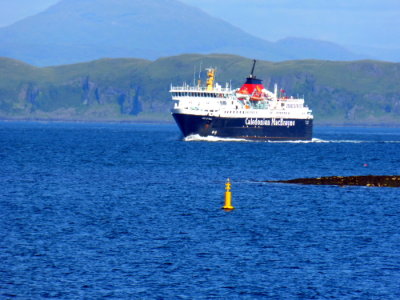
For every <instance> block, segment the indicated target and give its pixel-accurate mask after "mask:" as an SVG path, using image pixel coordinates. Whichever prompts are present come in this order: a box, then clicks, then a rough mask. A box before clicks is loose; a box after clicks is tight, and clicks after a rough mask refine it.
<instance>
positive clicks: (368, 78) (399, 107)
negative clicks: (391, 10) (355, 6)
mask: <svg viewBox="0 0 400 300" xmlns="http://www.w3.org/2000/svg"><path fill="white" fill-rule="evenodd" d="M251 63H252V62H251V59H247V58H243V57H239V56H232V55H189V54H188V55H181V56H174V57H165V58H161V59H158V60H156V61H148V60H143V59H101V60H96V61H92V62H87V63H80V64H74V65H64V66H55V67H47V68H37V67H33V66H31V65H28V64H25V63H23V62H20V61H16V60H12V59H8V58H0V118H1V119H29V120H34V119H42V120H80V121H133V122H135V121H172V119H171V117H170V114H169V110H170V107H171V106H172V101H171V100H170V97H169V93H168V90H169V87H170V85H171V83H172V84H174V85H180V84H182V82H187V83H190V82H192V81H193V78H194V71H195V70H196V79H197V76H198V74H197V73H198V70H199V66H200V64H201V65H202V67H203V69H204V68H205V67H209V66H213V67H216V68H217V81H218V82H219V83H220V84H222V85H224V84H225V82H229V81H231V82H232V86H234V87H239V86H240V85H241V84H242V83H243V80H244V79H245V77H246V76H247V75H248V73H249V71H250V68H251ZM255 73H256V75H257V77H258V78H261V79H263V80H264V84H265V86H266V87H267V88H269V89H273V85H274V83H277V84H278V85H279V86H280V87H282V88H284V89H285V90H286V92H287V94H288V95H293V96H297V95H299V96H303V95H304V97H305V99H306V103H307V104H308V106H310V107H311V109H313V111H314V115H315V121H316V123H317V124H374V125H377V124H391V125H400V85H399V82H400V64H395V63H386V62H378V61H354V62H333V61H319V60H302V61H285V62H280V63H272V62H267V61H259V62H258V63H257V66H256V71H255ZM204 75H205V74H204V72H203V75H202V76H203V79H204Z"/></svg>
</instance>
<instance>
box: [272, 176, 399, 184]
mask: <svg viewBox="0 0 400 300" xmlns="http://www.w3.org/2000/svg"><path fill="white" fill-rule="evenodd" d="M266 182H279V183H297V184H310V185H340V186H344V185H357V186H377V187H400V176H399V175H366V176H329V177H319V178H297V179H291V180H268V181H266Z"/></svg>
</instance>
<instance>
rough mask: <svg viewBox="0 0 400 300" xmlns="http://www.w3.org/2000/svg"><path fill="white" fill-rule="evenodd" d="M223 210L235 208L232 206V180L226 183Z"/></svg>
mask: <svg viewBox="0 0 400 300" xmlns="http://www.w3.org/2000/svg"><path fill="white" fill-rule="evenodd" d="M222 209H223V210H228V211H229V210H233V209H235V208H234V207H233V206H232V192H231V182H230V180H229V178H228V180H227V181H226V183H225V205H224V206H223V207H222Z"/></svg>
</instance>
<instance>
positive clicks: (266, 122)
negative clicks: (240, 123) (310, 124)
mask: <svg viewBox="0 0 400 300" xmlns="http://www.w3.org/2000/svg"><path fill="white" fill-rule="evenodd" d="M245 124H246V125H247V126H249V125H253V126H281V127H287V128H289V127H294V126H296V121H294V120H284V119H282V118H281V119H275V118H272V119H258V118H255V119H253V118H246V120H245Z"/></svg>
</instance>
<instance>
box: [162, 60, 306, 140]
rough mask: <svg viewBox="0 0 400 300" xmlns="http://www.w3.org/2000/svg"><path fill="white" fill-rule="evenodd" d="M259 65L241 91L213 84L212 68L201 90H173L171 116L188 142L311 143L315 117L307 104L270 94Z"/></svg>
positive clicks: (280, 93)
mask: <svg viewBox="0 0 400 300" xmlns="http://www.w3.org/2000/svg"><path fill="white" fill-rule="evenodd" d="M255 64H256V61H255V60H254V61H253V67H252V69H251V73H250V75H249V76H248V77H247V78H246V82H245V83H244V84H243V85H242V87H240V88H237V89H232V87H231V86H230V84H228V83H226V84H225V87H222V86H221V85H219V84H218V83H215V73H216V69H215V68H208V69H206V71H207V81H206V83H205V85H204V86H203V85H201V81H200V80H199V82H198V83H197V85H192V86H191V85H187V84H183V85H182V86H172V85H171V89H170V93H171V97H172V100H174V101H175V103H174V107H173V109H172V110H171V113H172V116H173V118H174V119H175V121H176V123H177V125H178V127H179V129H180V130H181V132H182V134H183V136H184V137H187V136H190V135H199V136H201V137H208V136H214V137H220V138H238V139H246V140H265V141H277V140H278V141H284V140H286V141H295V140H311V139H312V129H313V115H312V110H310V109H309V108H308V107H307V106H306V105H305V104H304V99H303V98H293V97H287V96H286V94H285V92H284V91H283V90H279V91H278V87H277V85H276V84H275V86H274V91H273V92H272V91H269V90H267V89H266V88H265V87H264V86H263V84H262V80H261V79H258V78H257V77H256V76H255V75H254V68H255Z"/></svg>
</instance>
